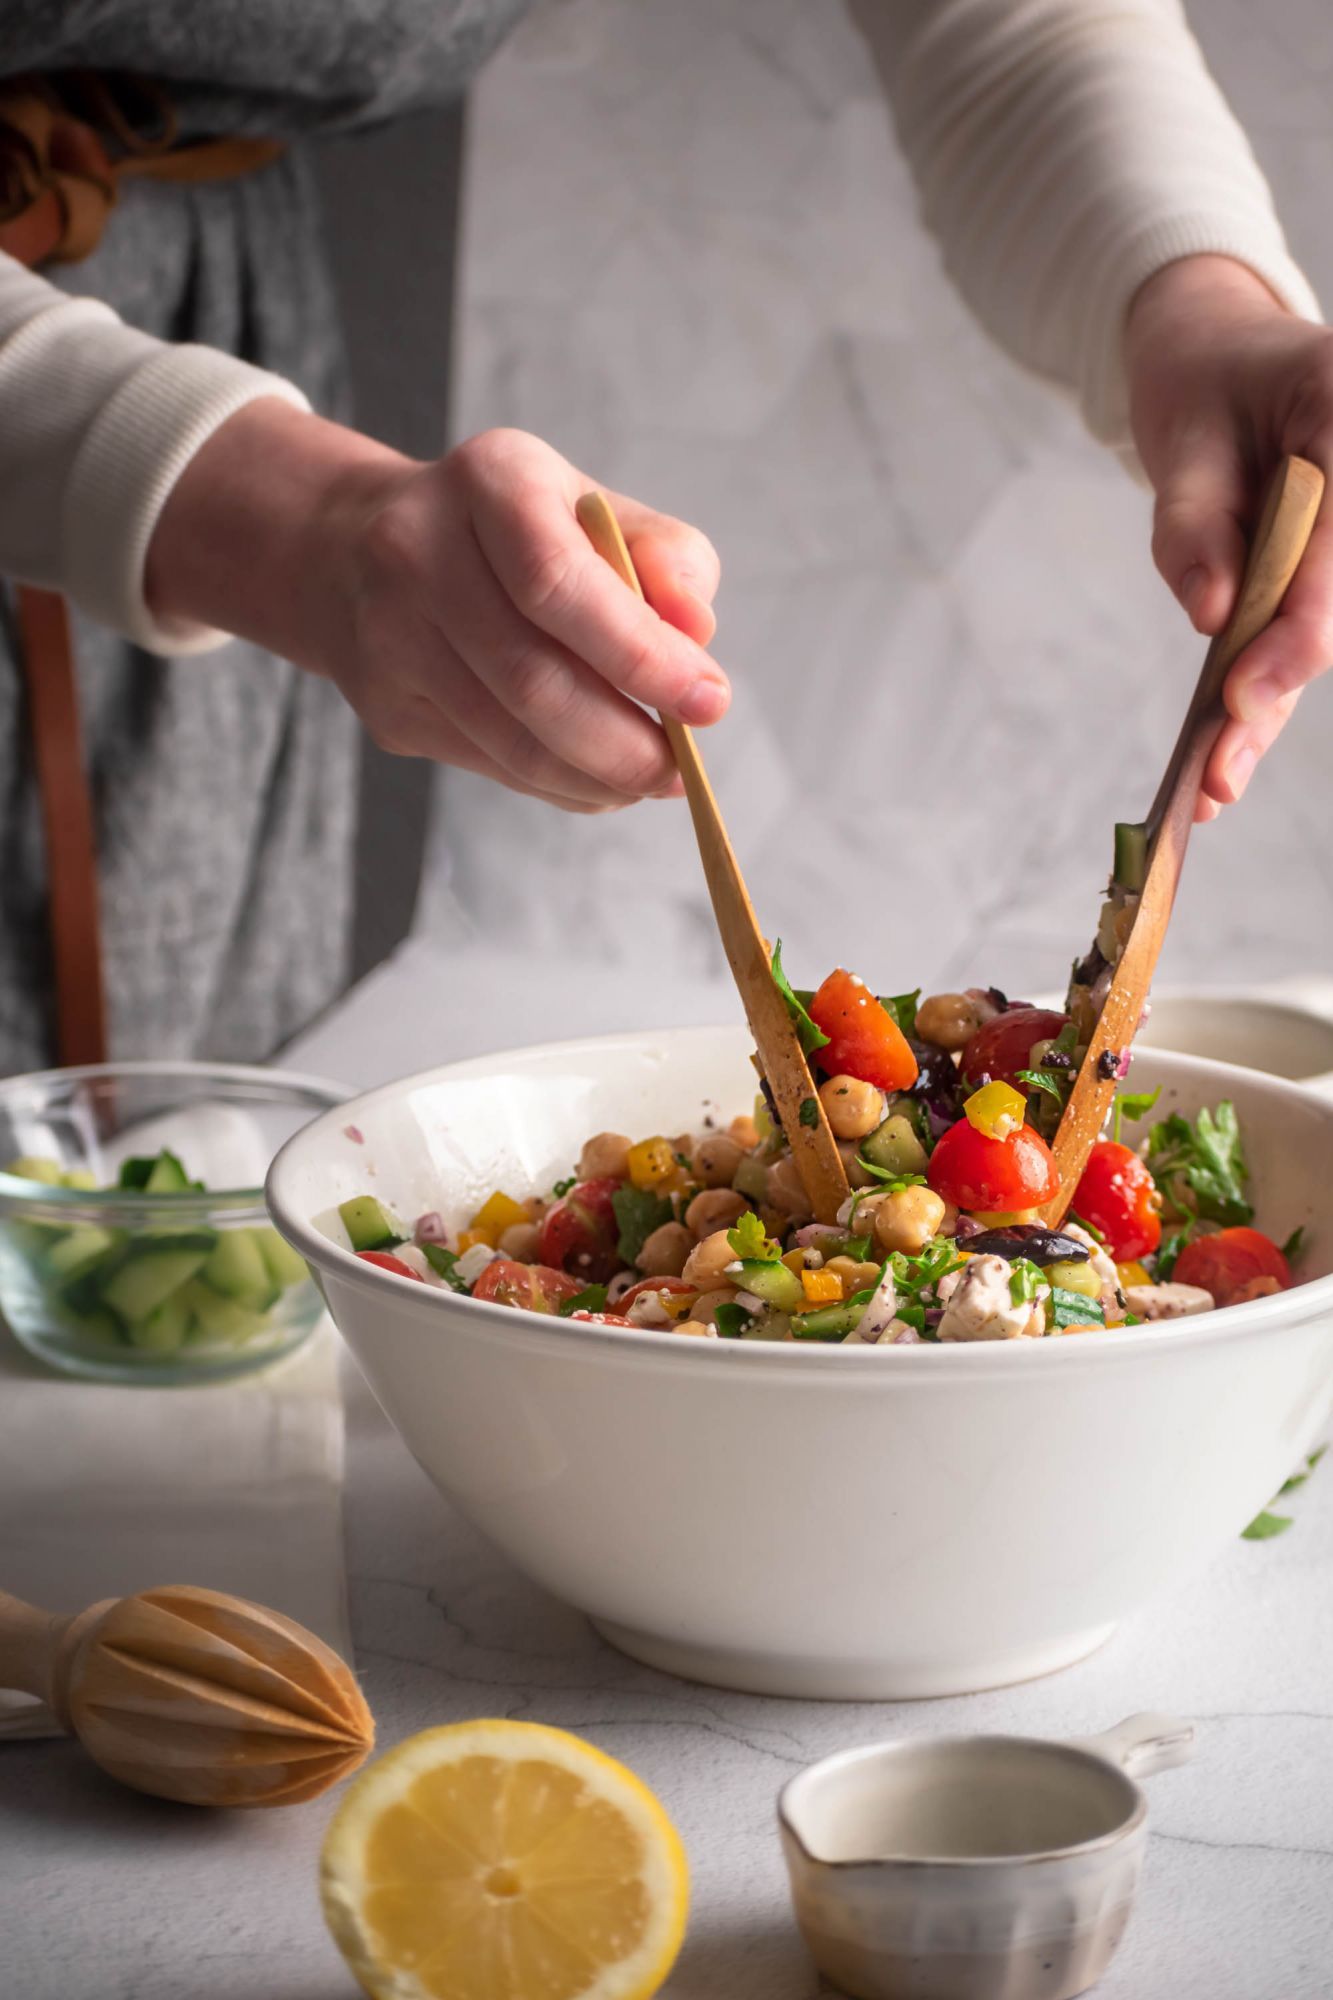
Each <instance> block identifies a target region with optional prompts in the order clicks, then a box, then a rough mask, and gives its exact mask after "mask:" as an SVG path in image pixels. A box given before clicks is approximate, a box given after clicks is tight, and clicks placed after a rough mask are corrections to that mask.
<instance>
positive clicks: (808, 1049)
mask: <svg viewBox="0 0 1333 2000" xmlns="http://www.w3.org/2000/svg"><path fill="white" fill-rule="evenodd" d="M773 984H774V985H775V986H776V987H777V989H778V992H779V993H780V994H781V995H782V997H783V999H784V1000H785V1001H786V1003H787V1012H788V1013H789V1014H790V1015H791V1018H792V1022H793V1024H794V1026H795V1028H796V1035H797V1039H798V1040H799V1042H800V1044H801V1047H802V1048H803V1049H804V1050H805V1053H806V1054H807V1055H808V1056H812V1055H814V1054H815V1052H816V1050H818V1049H826V1048H827V1047H828V1039H829V1038H828V1036H827V1035H826V1034H825V1033H824V1030H823V1029H822V1028H817V1027H816V1026H815V1024H814V1022H813V1021H812V1020H811V1019H810V1016H809V1014H808V1013H807V1012H806V1010H805V1007H804V1005H803V1004H802V1002H801V1001H800V1000H798V999H797V997H796V995H795V993H794V992H793V991H792V985H791V981H790V980H789V979H788V977H787V975H786V973H785V972H784V971H783V970H782V939H781V938H779V939H778V941H777V943H776V944H775V945H774V947H773Z"/></svg>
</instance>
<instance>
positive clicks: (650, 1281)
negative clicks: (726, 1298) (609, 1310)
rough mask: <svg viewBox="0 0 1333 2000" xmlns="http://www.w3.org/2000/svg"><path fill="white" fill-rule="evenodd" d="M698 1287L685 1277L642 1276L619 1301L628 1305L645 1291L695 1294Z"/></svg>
mask: <svg viewBox="0 0 1333 2000" xmlns="http://www.w3.org/2000/svg"><path fill="white" fill-rule="evenodd" d="M698 1289H699V1287H698V1286H697V1285H687V1284H686V1282H685V1280H684V1279H683V1278H640V1279H639V1282H638V1284H637V1285H631V1286H630V1288H629V1290H628V1291H627V1292H622V1293H621V1294H620V1298H619V1300H618V1301H617V1303H618V1304H619V1305H622V1306H627V1305H629V1304H630V1302H631V1301H632V1300H634V1299H637V1298H638V1297H639V1296H640V1294H641V1293H643V1292H689V1293H691V1294H693V1293H695V1292H697V1291H698ZM577 1317H578V1315H577V1314H575V1318H577Z"/></svg>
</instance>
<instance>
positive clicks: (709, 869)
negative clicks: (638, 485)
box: [576, 492, 851, 1222]
mask: <svg viewBox="0 0 1333 2000" xmlns="http://www.w3.org/2000/svg"><path fill="white" fill-rule="evenodd" d="M576 511H577V513H578V518H579V523H580V526H581V527H582V529H583V532H584V533H585V535H586V536H587V537H588V540H589V541H590V542H591V543H592V545H593V547H594V548H595V549H596V551H597V553H598V555H599V556H602V557H604V559H605V560H606V561H607V562H608V563H610V565H611V567H612V569H613V570H614V571H615V572H616V575H617V576H618V577H619V578H620V580H621V582H622V583H626V584H628V585H629V588H630V589H631V590H633V591H635V592H636V593H637V595H638V596H640V597H642V596H643V587H642V585H641V584H640V582H639V578H638V575H637V572H636V571H635V568H634V563H633V560H632V559H631V556H630V552H629V550H628V548H627V547H626V546H625V537H624V536H623V535H622V534H621V532H620V523H619V521H617V519H616V517H615V515H614V514H613V513H612V511H611V506H610V503H609V502H608V500H607V498H606V495H605V494H604V493H596V492H594V493H585V494H584V495H583V497H582V498H581V499H580V500H579V502H578V504H577V509H576ZM661 723H662V727H663V729H664V730H665V731H666V736H667V741H668V743H670V745H671V753H672V755H673V756H674V758H675V760H676V765H677V768H678V770H679V771H680V775H681V777H682V779H683V780H684V783H685V797H686V799H687V801H688V803H689V808H690V817H691V819H692V820H693V821H694V834H695V839H696V840H697V841H698V844H699V858H700V860H701V861H702V862H703V870H704V879H705V881H706V882H707V884H708V893H709V896H710V897H711V898H712V903H713V914H714V916H715V917H716V918H717V927H718V930H719V932H720V933H721V937H722V944H723V947H724V949H725V951H726V954H727V963H728V964H729V965H730V967H731V972H732V977H733V978H734V979H735V981H736V987H737V990H738V992H739V993H740V996H741V1004H742V1006H743V1007H744V1008H745V1018H746V1020H747V1021H748V1022H749V1024H750V1033H751V1034H752V1035H753V1036H754V1045H755V1048H756V1049H757V1050H758V1052H759V1061H760V1063H761V1065H762V1067H763V1072H764V1075H765V1076H766V1077H767V1079H768V1087H769V1089H770V1090H771V1091H772V1093H773V1101H774V1103H775V1104H776V1105H777V1107H778V1116H779V1118H780V1119H781V1120H782V1129H783V1131H784V1132H785V1134H786V1136H787V1139H788V1142H789V1143H790V1145H791V1149H792V1154H793V1156H794V1158H795V1161H796V1167H797V1171H798V1172H799V1174H800V1176H801V1185H802V1186H803V1187H804V1189H805V1192H806V1196H807V1198H808V1200H809V1202H810V1206H811V1208H812V1209H813V1210H814V1213H815V1219H816V1221H818V1222H834V1221H836V1219H837V1214H838V1210H839V1209H840V1208H841V1207H842V1204H843V1203H844V1202H845V1201H846V1200H847V1198H848V1195H849V1194H850V1193H851V1188H850V1186H849V1184H848V1180H847V1170H846V1168H845V1167H844V1166H843V1163H842V1155H841V1154H840V1153H839V1151H838V1142H837V1140H836V1139H835V1138H834V1136H833V1132H832V1130H831V1128H830V1126H829V1122H828V1117H827V1114H826V1113H825V1110H824V1107H823V1105H822V1104H821V1103H820V1101H819V1096H818V1093H817V1092H816V1090H815V1085H814V1078H813V1077H812V1076H811V1074H810V1065H809V1063H808V1062H807V1061H806V1058H805V1050H804V1049H803V1048H802V1047H801V1042H800V1037H799V1036H798V1035H797V1032H796V1029H795V1027H794V1025H793V1023H792V1019H791V1016H790V1015H789V1014H788V1012H787V1005H786V1002H785V1001H784V999H783V998H782V995H781V994H780V993H779V991H778V989H777V986H776V985H775V984H774V980H773V973H772V968H771V965H770V962H769V953H768V948H767V946H766V945H765V943H764V939H763V934H762V933H761V931H760V929H759V925H758V923H757V922H756V920H755V914H754V907H753V905H752V904H751V902H750V896H749V892H748V890H747V889H746V887H745V878H744V876H743V875H742V874H741V871H740V864H739V862H738V861H737V859H736V855H735V851H734V849H733V848H732V845H731V841H730V839H729V838H728V835H727V829H726V827H725V825H724V824H723V820H722V814H721V812H720V810H719V809H718V803H717V799H716V798H715V797H714V794H713V788H712V786H711V785H710V784H709V782H708V773H707V772H706V771H705V770H704V766H703V759H702V758H701V756H700V755H699V746H698V744H697V743H696V742H695V740H694V735H693V732H692V731H691V730H689V729H688V728H687V727H686V725H685V724H684V723H683V722H675V721H673V720H672V719H671V718H670V717H669V716H665V715H664V716H662V717H661Z"/></svg>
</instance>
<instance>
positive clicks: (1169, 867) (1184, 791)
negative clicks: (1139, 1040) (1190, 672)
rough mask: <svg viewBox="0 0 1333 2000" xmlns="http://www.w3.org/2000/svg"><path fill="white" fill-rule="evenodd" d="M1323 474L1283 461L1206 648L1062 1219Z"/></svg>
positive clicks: (1094, 1046) (1060, 1206) (1073, 1130)
mask: <svg viewBox="0 0 1333 2000" xmlns="http://www.w3.org/2000/svg"><path fill="white" fill-rule="evenodd" d="M1323 494H1324V475H1323V473H1322V472H1321V471H1320V470H1319V468H1318V466H1315V465H1311V464H1310V463H1309V461H1308V460H1306V459H1303V458H1284V459H1283V461H1282V463H1281V465H1280V466H1279V467H1278V469H1277V471H1276V472H1275V473H1274V475H1273V478H1272V480H1271V481H1270V483H1269V487H1268V491H1267V493H1266V494H1265V496H1264V504H1263V508H1262V510H1261V512H1260V516H1259V523H1258V526H1257V527H1256V528H1255V531H1254V536H1253V539H1252V541H1251V544H1250V554H1249V560H1248V562H1247V563H1246V566H1245V575H1244V578H1243V580H1242V583H1241V587H1240V592H1239V594H1238V596H1237V598H1236V605H1235V609H1234V610H1233V612H1232V614H1231V618H1230V621H1229V622H1228V624H1227V626H1226V627H1225V629H1224V630H1223V631H1222V632H1220V633H1219V634H1218V636H1217V638H1215V639H1214V640H1213V642H1212V644H1211V646H1210V647H1209V648H1208V654H1207V657H1206V658H1205V660H1204V663H1203V668H1202V670H1201V672H1200V674H1199V679H1198V684H1197V686H1196V687H1195V690H1194V694H1193V697H1192V699H1191V701H1190V705H1189V708H1188V709H1187V710H1186V713H1185V720H1184V722H1183V723H1182V724H1181V727H1180V734H1179V735H1178V736H1177V738H1176V742H1175V746H1174V748H1173V749H1172V752H1171V757H1170V761H1169V762H1168V764H1167V767H1166V771H1165V773H1164V775H1163V778H1162V782H1161V784H1160V785H1159V786H1158V788H1157V796H1156V797H1155V798H1154V800H1153V802H1152V806H1151V809H1150V810H1149V813H1148V818H1147V820H1146V822H1145V832H1146V834H1147V843H1148V844H1147V868H1146V872H1145V875H1144V881H1143V889H1142V892H1141V894H1140V898H1139V906H1138V909H1137V911H1136V913H1135V916H1134V922H1133V925H1132V927H1131V929H1130V933H1129V936H1128V938H1127V939H1126V940H1125V945H1124V949H1123V951H1122V953H1121V956H1120V963H1119V964H1118V966H1117V967H1116V970H1115V976H1114V978H1113V979H1112V981H1111V986H1110V990H1109V992H1108V993H1107V996H1106V1004H1105V1006H1104V1007H1103V1008H1102V1011H1101V1015H1100V1017H1099V1019H1098V1022H1097V1027H1096V1031H1095V1033H1094V1035H1093V1038H1092V1041H1091V1043H1090V1044H1089V1047H1088V1053H1087V1055H1086V1057H1085V1058H1084V1061H1083V1063H1082V1065H1081V1067H1080V1069H1079V1073H1078V1078H1077V1080H1076V1082H1075V1084H1074V1089H1073V1092H1072V1094H1071V1096H1070V1099H1069V1102H1068V1104H1067V1105H1066V1106H1065V1110H1064V1115H1063V1117H1062V1118H1061V1120H1060V1125H1059V1129H1058V1131H1057V1132H1056V1135H1055V1146H1054V1152H1055V1164H1056V1168H1057V1169H1058V1171H1059V1175H1060V1193H1059V1194H1058V1195H1056V1197H1055V1198H1054V1200H1053V1201H1050V1202H1048V1203H1047V1204H1046V1206H1045V1208H1044V1209H1043V1210H1042V1216H1043V1219H1044V1220H1045V1221H1046V1222H1048V1223H1052V1224H1053V1223H1058V1222H1060V1221H1061V1220H1062V1219H1063V1217H1064V1214H1065V1211H1066V1209H1067V1208H1068V1207H1069V1204H1070V1202H1071V1201H1072V1200H1073V1197H1074V1190H1075V1189H1076V1188H1077V1186H1078V1183H1079V1180H1080V1177H1081V1176H1082V1173H1083V1169H1084V1167H1085V1166H1086V1165H1087V1163H1088V1156H1089V1154H1090V1153H1091V1151H1092V1149H1093V1147H1094V1146H1095V1145H1096V1143H1097V1140H1098V1138H1099V1136H1100V1134H1101V1131H1102V1128H1103V1126H1104V1125H1105V1123H1106V1120H1107V1117H1108V1116H1109V1114H1110V1110H1111V1105H1112V1101H1113V1099H1114V1097H1115V1093H1116V1087H1117V1081H1118V1077H1117V1075H1116V1074H1114V1073H1113V1074H1112V1075H1110V1076H1102V1075H1101V1073H1100V1065H1101V1058H1102V1056H1103V1055H1105V1054H1108V1053H1109V1054H1110V1055H1111V1056H1113V1057H1114V1058H1115V1059H1116V1060H1115V1063H1114V1064H1110V1063H1108V1065H1107V1066H1108V1068H1112V1069H1113V1071H1118V1069H1119V1066H1120V1061H1119V1059H1120V1058H1121V1056H1122V1055H1123V1054H1124V1053H1125V1051H1126V1050H1127V1049H1128V1048H1129V1047H1130V1045H1131V1043H1132V1042H1133V1040H1134V1036H1135V1034H1136V1033H1137V1031H1138V1026H1139V1022H1140V1021H1141V1020H1142V1018H1143V1010H1144V1007H1145V1006H1146V1004H1147V1000H1148V989H1149V987H1150V986H1151V984H1152V978H1153V973H1154V972H1155V971H1156V969H1157V960H1158V957H1159V956H1160V954H1161V949H1162V944H1163V941H1164V939H1165V937H1166V927H1167V923H1168V921H1169V920H1170V916H1171V906H1172V904H1173V902H1174V901H1175V894H1176V885H1177V883H1178V882H1179V880H1180V871H1181V869H1182V868H1183V866H1184V864H1185V849H1186V847H1187V845H1188V843H1189V837H1190V830H1191V828H1192V827H1193V825H1194V813H1195V808H1196V807H1197V805H1198V802H1199V792H1200V789H1201V787H1202V784H1203V774H1204V770H1205V768H1206V766H1207V763H1208V759H1209V756H1210V755H1211V753H1212V749H1213V746H1214V744H1215V743H1216V741H1217V738H1218V733H1219V731H1220V730H1221V728H1222V724H1223V722H1224V721H1225V719H1226V711H1225V709H1224V707H1223V704H1222V686H1223V683H1224V681H1225V680H1226V677H1227V675H1228V674H1229V673H1230V671H1231V669H1232V667H1233V666H1234V665H1235V663H1236V661H1237V660H1238V659H1239V657H1240V655H1241V654H1242V653H1243V652H1244V650H1245V648H1246V647H1247V646H1248V645H1249V644H1250V642H1251V640H1253V639H1257V638H1258V636H1259V634H1260V633H1261V632H1262V631H1263V629H1264V627H1265V626H1266V625H1268V624H1270V623H1271V622H1272V620H1273V618H1274V617H1275V615H1276V613H1277V611H1278V609H1279V607H1280V605H1281V603H1282V600H1283V598H1284V597H1285V596H1286V592H1287V585H1288V584H1289V583H1290V582H1291V579H1292V577H1293V576H1294V575H1295V574H1296V571H1297V569H1298V568H1299V566H1300V561H1301V557H1302V556H1303V555H1304V554H1305V549H1306V545H1307V543H1308V542H1309V539H1310V536H1311V533H1312V532H1313V529H1314V524H1315V521H1316V519H1317V517H1318V514H1319V506H1320V502H1321V500H1322V499H1323Z"/></svg>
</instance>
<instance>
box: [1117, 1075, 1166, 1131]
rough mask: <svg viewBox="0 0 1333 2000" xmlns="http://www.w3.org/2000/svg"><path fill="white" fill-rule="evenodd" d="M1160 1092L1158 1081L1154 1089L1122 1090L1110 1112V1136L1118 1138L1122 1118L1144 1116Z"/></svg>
mask: <svg viewBox="0 0 1333 2000" xmlns="http://www.w3.org/2000/svg"><path fill="white" fill-rule="evenodd" d="M1161 1094H1162V1086H1161V1084H1160V1083H1159V1084H1158V1086H1157V1088H1156V1090H1122V1091H1120V1092H1119V1094H1118V1095H1117V1097H1116V1100H1115V1110H1114V1111H1113V1112H1112V1113H1111V1137H1112V1138H1113V1139H1115V1140H1117V1141H1118V1140H1119V1138H1120V1121H1121V1119H1122V1118H1129V1119H1137V1118H1146V1117H1147V1115H1148V1113H1149V1112H1150V1111H1151V1110H1152V1108H1153V1106H1154V1104H1156V1102H1157V1100H1158V1098H1159V1097H1160V1096H1161Z"/></svg>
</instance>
